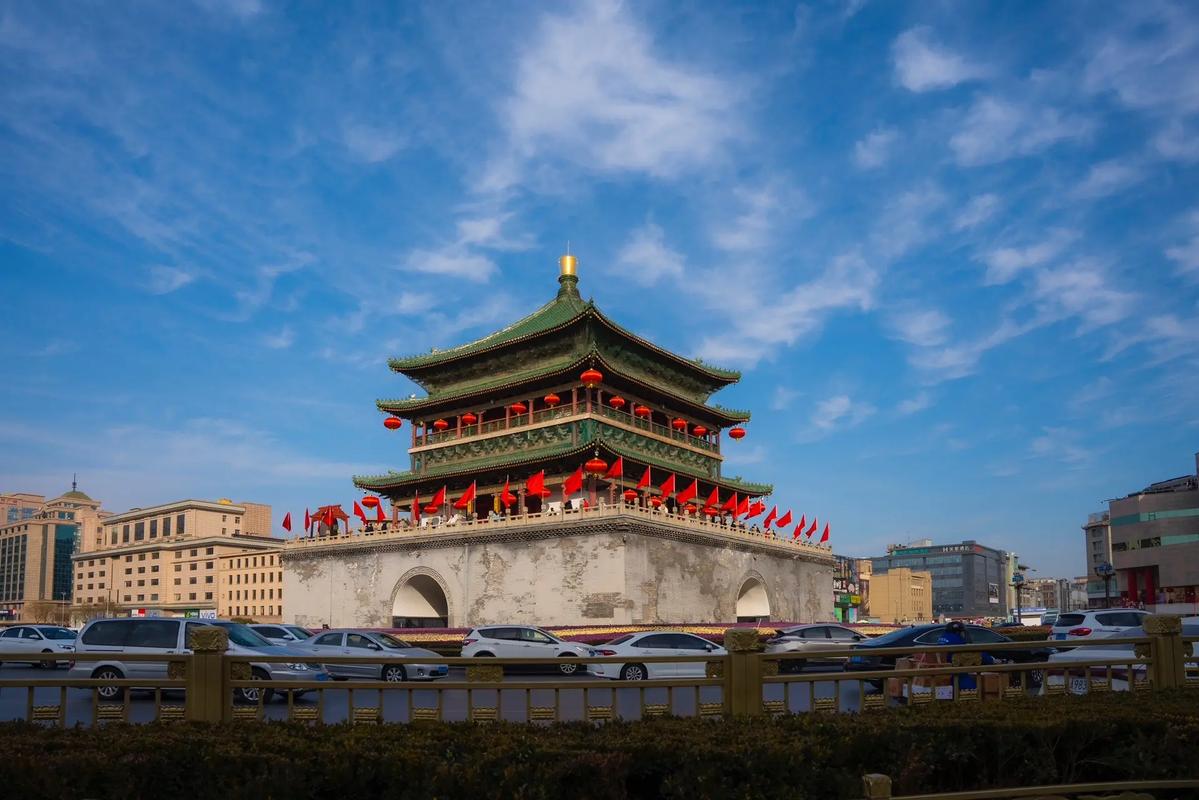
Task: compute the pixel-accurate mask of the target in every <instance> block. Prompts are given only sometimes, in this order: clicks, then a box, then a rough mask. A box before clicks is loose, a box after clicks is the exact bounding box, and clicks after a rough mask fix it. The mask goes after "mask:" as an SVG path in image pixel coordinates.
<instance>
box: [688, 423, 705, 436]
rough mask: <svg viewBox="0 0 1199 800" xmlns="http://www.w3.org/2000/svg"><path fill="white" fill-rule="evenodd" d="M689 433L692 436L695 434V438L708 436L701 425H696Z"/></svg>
mask: <svg viewBox="0 0 1199 800" xmlns="http://www.w3.org/2000/svg"><path fill="white" fill-rule="evenodd" d="M691 432H692V433H693V434H695V435H696V436H707V435H708V429H707V428H705V427H704V426H703V425H696V426H695V427H694V428H692V429H691Z"/></svg>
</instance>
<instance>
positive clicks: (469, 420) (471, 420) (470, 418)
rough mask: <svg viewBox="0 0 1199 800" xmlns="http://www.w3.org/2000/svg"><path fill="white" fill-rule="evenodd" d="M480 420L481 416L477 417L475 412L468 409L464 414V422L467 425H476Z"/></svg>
mask: <svg viewBox="0 0 1199 800" xmlns="http://www.w3.org/2000/svg"><path fill="white" fill-rule="evenodd" d="M478 421H479V418H478V417H476V416H475V415H474V414H472V413H470V412H469V411H467V412H466V413H465V414H463V415H462V422H463V424H465V425H474V424H475V423H476V422H478Z"/></svg>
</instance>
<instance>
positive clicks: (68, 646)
mask: <svg viewBox="0 0 1199 800" xmlns="http://www.w3.org/2000/svg"><path fill="white" fill-rule="evenodd" d="M58 649H59V650H74V649H75V645H73V644H60V645H59V646H58Z"/></svg>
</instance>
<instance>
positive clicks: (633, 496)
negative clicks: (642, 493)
mask: <svg viewBox="0 0 1199 800" xmlns="http://www.w3.org/2000/svg"><path fill="white" fill-rule="evenodd" d="M624 499H625V500H627V501H628V502H630V503H632V502H635V501H636V500H637V492H635V491H633V490H632V489H625V490H624Z"/></svg>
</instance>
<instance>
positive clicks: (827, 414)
mask: <svg viewBox="0 0 1199 800" xmlns="http://www.w3.org/2000/svg"><path fill="white" fill-rule="evenodd" d="M876 410H877V409H875V407H874V406H873V405H871V404H870V403H867V402H865V401H862V400H854V399H853V398H851V397H850V396H849V395H847V394H837V395H833V396H831V397H827V398H825V399H824V400H821V401H819V402H818V403H816V406H815V407H814V408H813V409H812V414H811V416H810V417H809V418H808V425H807V427H806V428H805V429H804V430H803V431H801V432H800V437H799V438H800V439H801V440H803V441H811V440H815V439H820V438H823V437H825V436H828V435H830V434H832V433H833V432H835V431H838V430H845V429H848V428H853V427H856V426H858V425H860V424H861V423H862V422H864V421H866V420H867V419H869V418H870V417H871V416H873V415H874V413H875V411H876Z"/></svg>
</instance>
